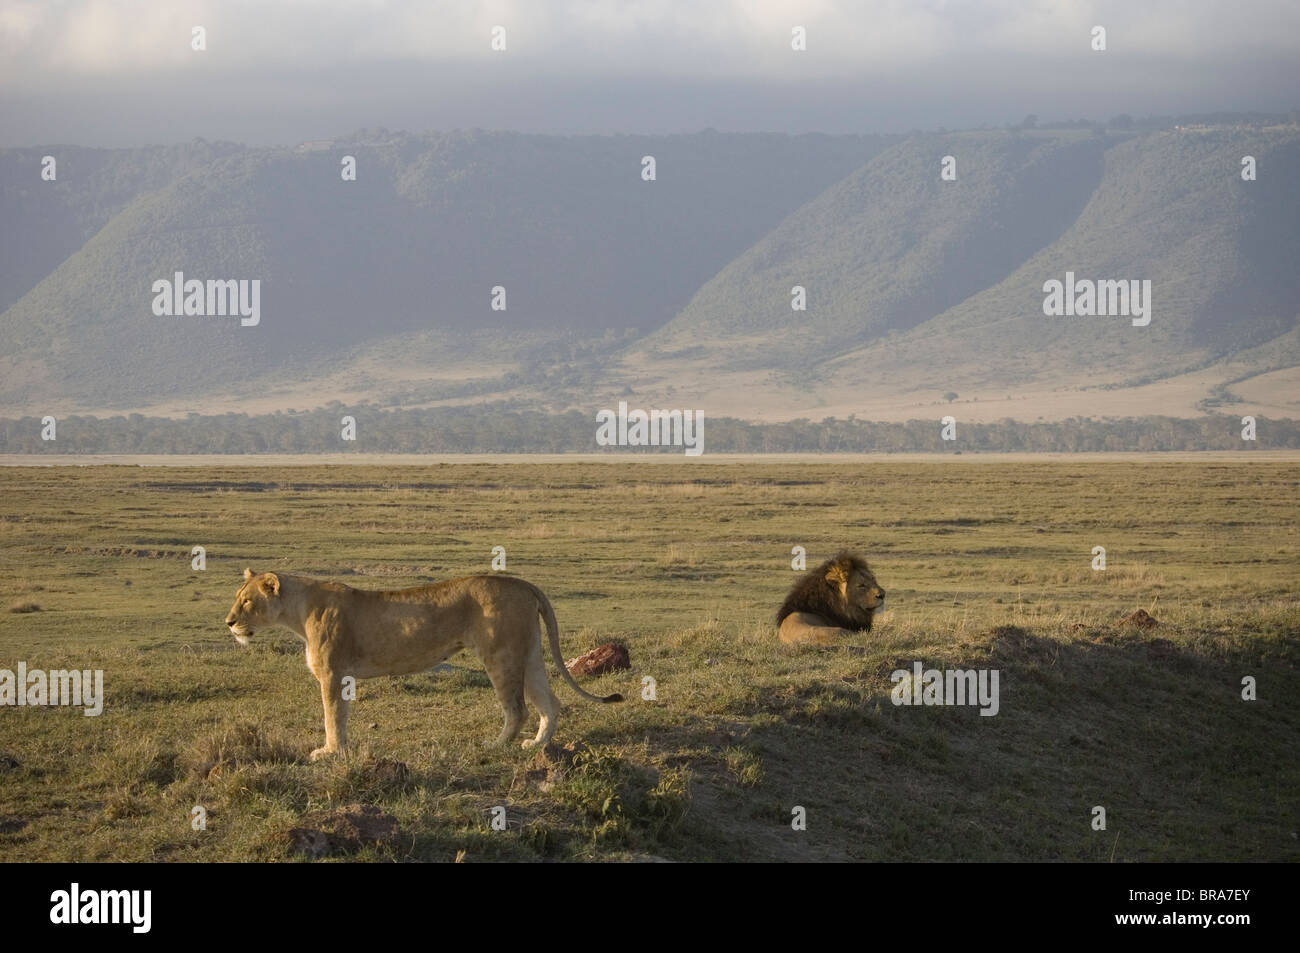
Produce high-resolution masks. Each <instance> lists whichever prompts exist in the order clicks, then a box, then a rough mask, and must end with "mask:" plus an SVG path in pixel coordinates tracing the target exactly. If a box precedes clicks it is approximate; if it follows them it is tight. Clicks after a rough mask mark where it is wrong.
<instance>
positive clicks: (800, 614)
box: [776, 553, 885, 645]
mask: <svg viewBox="0 0 1300 953" xmlns="http://www.w3.org/2000/svg"><path fill="white" fill-rule="evenodd" d="M884 608H885V590H883V589H881V588H880V586H879V585H878V584H877V583H876V577H875V575H874V574H873V573H872V572H871V570H870V568H868V566H867V561H866V560H865V559H863V558H862V557H861V556H858V555H856V554H854V553H840V554H839V555H838V556H836V557H835V558H834V559H828V560H827V561H826V562H824V563H822V564H821V565H820V566H818V567H817V568H816V569H814V570H812V572H810V573H808V574H807V575H805V576H804V577H803V578H801V579H800V580H799V581H798V582H796V583H795V584H794V587H793V588H792V589H791V590H790V593H789V595H787V596H786V597H785V602H784V603H782V605H781V608H780V610H778V611H777V614H776V624H777V626H779V630H778V634H779V637H780V639H781V641H782V642H786V643H790V644H796V645H831V644H833V643H834V642H835V640H836V639H837V638H840V637H842V636H846V635H852V634H853V633H855V632H870V631H871V620H872V617H873V616H874V615H875V613H877V612H881V611H884Z"/></svg>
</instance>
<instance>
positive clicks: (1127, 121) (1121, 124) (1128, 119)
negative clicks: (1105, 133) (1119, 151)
mask: <svg viewBox="0 0 1300 953" xmlns="http://www.w3.org/2000/svg"><path fill="white" fill-rule="evenodd" d="M1110 124H1111V125H1112V126H1114V127H1115V128H1116V129H1132V128H1133V117H1132V116H1130V115H1129V114H1128V113H1120V114H1119V115H1118V116H1116V117H1115V118H1114V119H1112V120H1111V121H1110Z"/></svg>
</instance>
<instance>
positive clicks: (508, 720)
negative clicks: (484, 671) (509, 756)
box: [488, 672, 528, 745]
mask: <svg viewBox="0 0 1300 953" xmlns="http://www.w3.org/2000/svg"><path fill="white" fill-rule="evenodd" d="M488 677H489V678H491V677H492V673H491V672H489V673H488ZM492 687H493V688H495V689H496V691H497V700H498V701H499V702H501V710H502V712H503V713H504V715H505V723H504V724H503V725H502V726H501V734H499V735H497V740H496V743H497V744H499V745H505V744H509V743H510V742H511V741H513V740H514V739H515V736H516V735H518V734H519V729H520V728H522V727H523V725H524V716H526V715H527V714H528V709H527V708H525V707H524V680H523V676H522V674H521V673H518V672H506V673H501V674H500V675H498V676H497V677H496V678H493V679H492Z"/></svg>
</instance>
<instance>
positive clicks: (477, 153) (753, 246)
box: [0, 117, 1300, 422]
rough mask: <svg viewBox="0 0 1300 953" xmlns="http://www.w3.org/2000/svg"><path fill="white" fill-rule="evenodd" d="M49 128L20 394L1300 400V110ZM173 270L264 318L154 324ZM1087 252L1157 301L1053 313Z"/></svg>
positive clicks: (1019, 408) (998, 409) (27, 199)
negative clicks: (478, 126)
mask: <svg viewBox="0 0 1300 953" xmlns="http://www.w3.org/2000/svg"><path fill="white" fill-rule="evenodd" d="M44 151H45V150H43V149H29V150H22V151H21V152H19V153H15V152H12V151H11V152H7V153H0V174H2V175H3V177H4V178H3V183H4V188H3V192H0V200H3V203H4V207H3V211H4V212H5V214H6V219H7V220H13V221H17V222H19V223H20V225H21V227H20V228H18V229H12V230H8V231H7V232H6V236H7V237H6V239H5V240H6V241H8V242H9V243H10V246H11V247H10V249H9V250H10V251H11V253H12V255H11V256H7V257H6V260H5V264H4V268H3V270H2V271H0V278H2V279H3V282H4V285H3V289H0V290H2V291H3V294H2V295H0V301H8V300H12V301H13V304H12V305H11V306H10V307H8V309H7V310H5V311H4V312H3V313H2V314H0V410H2V411H4V412H5V413H7V414H8V415H10V416H24V415H27V414H31V413H36V412H37V411H38V410H39V411H40V412H41V413H45V412H49V411H52V410H53V411H58V412H60V413H64V414H67V413H87V412H91V413H94V412H101V413H102V412H106V411H120V410H138V411H142V412H146V413H153V414H164V415H180V416H183V415H184V414H186V413H191V412H198V413H204V414H210V413H222V412H227V411H233V412H237V413H240V412H242V413H252V414H257V413H272V414H273V413H275V412H277V411H280V410H284V409H288V408H299V409H302V408H311V407H321V406H324V405H326V404H329V403H330V402H331V401H336V400H337V401H340V402H343V403H345V404H356V403H361V402H369V403H373V404H376V405H379V406H389V407H404V408H414V407H431V406H439V405H473V404H479V403H484V402H489V401H499V402H504V403H503V405H504V406H514V407H524V408H532V409H538V410H545V411H549V412H563V411H566V410H569V409H573V408H577V409H580V410H582V411H583V412H584V413H585V412H587V411H588V410H589V408H591V407H592V406H593V405H596V406H602V407H603V406H614V403H615V402H616V401H617V400H618V399H620V398H626V399H629V400H631V401H633V402H641V403H643V404H645V405H647V406H661V407H665V406H679V407H680V406H691V407H697V408H701V409H704V410H706V411H707V412H708V413H709V414H711V415H712V416H714V417H721V416H731V417H737V418H742V419H749V420H792V419H796V418H799V417H809V418H814V419H821V418H822V417H824V416H834V415H838V416H840V417H848V416H850V415H856V416H857V417H859V418H862V419H874V420H895V421H905V420H909V419H922V418H928V417H931V416H934V415H935V414H936V412H939V413H947V412H950V411H951V412H953V413H955V414H956V415H957V416H959V417H960V418H961V419H963V420H966V421H985V422H993V421H996V420H1000V419H1002V418H1004V417H1012V418H1015V419H1021V420H1023V419H1046V420H1062V419H1067V418H1069V417H1074V416H1088V417H1094V416H1115V417H1138V416H1146V415H1164V416H1179V417H1192V416H1199V415H1200V414H1202V413H1204V412H1206V411H1210V410H1214V411H1222V412H1226V413H1238V412H1239V413H1254V414H1260V415H1266V416H1272V417H1294V416H1300V370H1297V368H1298V367H1300V327H1298V326H1297V306H1296V304H1295V302H1296V300H1297V297H1298V295H1300V275H1298V272H1297V269H1296V268H1295V262H1296V261H1297V260H1300V197H1298V195H1300V193H1297V191H1296V190H1295V189H1294V187H1293V183H1294V182H1295V181H1296V180H1297V173H1300V128H1298V127H1296V126H1295V125H1274V126H1266V125H1265V124H1263V123H1262V122H1256V123H1254V124H1248V123H1246V122H1245V121H1240V122H1236V123H1234V122H1231V121H1230V117H1227V118H1226V119H1225V120H1224V121H1223V122H1220V123H1218V124H1212V123H1201V124H1194V125H1193V124H1189V125H1182V126H1176V125H1173V124H1172V123H1170V124H1168V125H1167V128H1154V129H1141V130H1127V131H1123V132H1115V131H1111V132H1109V133H1106V134H1102V133H1101V130H1100V129H1099V128H1093V129H1084V128H1071V129H1054V130H1052V129H1037V130H987V131H970V132H961V133H950V134H949V133H945V134H916V135H913V136H910V137H908V138H906V139H899V138H893V139H888V138H884V137H858V136H835V137H831V136H817V135H807V136H795V137H791V136H784V135H754V134H748V135H725V134H719V133H716V132H711V131H707V132H703V133H698V134H695V135H688V136H661V137H649V136H648V137H642V136H606V137H599V136H584V137H561V136H539V135H519V134H513V133H489V132H482V131H473V132H454V133H430V134H422V135H410V134H405V133H388V132H385V131H383V130H379V131H362V132H359V133H356V134H354V135H353V136H350V137H347V138H345V139H341V140H337V141H334V142H329V143H319V144H310V145H307V146H304V147H298V148H293V149H289V148H281V149H250V148H245V147H242V146H232V145H229V144H217V145H209V144H206V143H197V142H196V143H194V144H192V145H190V146H187V147H176V148H174V149H170V150H166V149H154V150H124V151H121V152H120V153H118V152H105V151H103V150H69V151H68V152H67V154H66V160H61V161H63V164H62V165H61V166H60V178H59V181H58V183H40V182H39V180H37V181H35V182H33V181H31V179H32V178H33V176H34V175H35V173H34V172H33V169H35V168H36V167H37V166H38V165H39V156H40V155H41V154H43V152H44ZM50 151H51V152H53V153H57V154H60V155H63V150H62V149H61V148H54V147H50ZM345 154H350V155H355V156H356V157H357V160H358V175H357V180H356V181H355V182H343V181H342V180H341V179H340V176H339V164H338V163H339V158H340V156H342V155H345ZM643 155H653V156H655V158H656V160H657V180H656V181H654V182H645V181H642V180H641V177H640V171H641V157H642V156H643ZM1244 155H1251V156H1254V157H1255V160H1256V163H1257V170H1258V178H1257V180H1256V181H1243V180H1242V178H1241V175H1240V171H1241V157H1242V156H1244ZM945 156H952V157H953V158H954V159H955V161H956V178H955V180H952V181H945V180H943V179H942V178H941V177H940V164H941V161H942V160H943V157H945ZM80 170H92V171H89V172H86V173H85V174H84V175H82V174H81V171H80ZM38 185H48V186H50V189H49V190H48V194H47V193H42V192H40V191H39V190H38V189H37V186H38ZM47 205H48V209H49V211H50V214H49V216H48V218H43V217H42V215H43V210H44V209H46V207H47ZM24 234H25V235H29V236H30V241H28V242H27V243H25V244H24V243H23V242H21V241H20V240H19V238H16V237H15V236H18V235H24ZM78 242H80V243H81V244H78ZM74 246H75V247H74ZM69 249H71V250H69ZM42 269H45V272H44V274H43V275H42V276H41V277H39V279H38V278H37V277H36V273H37V272H38V271H40V270H42ZM176 271H182V272H184V274H185V275H186V276H187V277H191V278H193V277H199V278H229V277H244V278H260V279H261V281H262V296H261V315H262V320H261V323H260V324H259V325H258V326H257V327H255V328H241V327H239V321H238V319H237V318H234V317H216V318H214V317H196V316H190V317H158V316H155V315H154V314H153V313H152V310H151V303H152V300H153V295H152V292H151V290H150V288H151V285H152V282H153V281H155V280H156V279H158V278H164V277H166V278H170V277H171V276H172V275H173V274H174V272H176ZM1067 273H1073V274H1074V275H1076V276H1077V277H1078V278H1079V279H1090V280H1106V279H1114V280H1127V279H1134V280H1139V281H1144V280H1145V281H1150V282H1151V289H1152V290H1151V294H1152V299H1153V301H1152V309H1153V310H1152V316H1151V321H1150V324H1149V325H1147V326H1142V327H1135V326H1133V324H1132V322H1131V320H1130V318H1129V317H1127V316H1087V317H1085V316H1048V315H1045V314H1044V312H1043V303H1044V290H1043V289H1044V283H1045V282H1047V281H1049V280H1053V279H1055V280H1062V281H1063V280H1064V279H1065V277H1066V275H1067ZM29 285H30V287H28V286H29ZM497 285H501V286H503V287H505V289H506V293H507V302H508V308H507V310H505V311H494V310H491V309H490V307H489V295H490V290H491V289H492V288H493V287H494V286H497ZM794 285H802V286H803V287H805V288H806V289H807V309H806V310H805V311H798V312H796V311H792V310H791V307H790V302H791V288H792V286H794ZM954 394H955V395H957V396H955V397H954V396H948V395H954ZM941 406H942V407H947V408H949V410H944V411H939V408H940V407H941Z"/></svg>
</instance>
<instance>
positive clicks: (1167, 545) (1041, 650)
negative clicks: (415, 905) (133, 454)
mask: <svg viewBox="0 0 1300 953" xmlns="http://www.w3.org/2000/svg"><path fill="white" fill-rule="evenodd" d="M1298 492H1300V466H1298V465H1297V464H1295V463H1288V462H1276V461H1274V462H1243V463H1234V462H1222V461H1220V462H1187V461H1179V462H1150V461H1148V462H1143V463H1141V464H1134V463H1132V462H1126V463H1107V462H1093V461H1088V462H1078V463H1074V462H1050V463H1027V462H1019V463H1014V464H1002V463H979V464H972V463H955V462H945V463H915V462H880V463H876V462H872V463H837V464H808V463H796V462H790V463H765V464H735V465H732V464H716V465H712V466H700V465H697V464H688V463H683V464H663V463H659V464H655V465H638V464H636V463H626V462H623V463H616V464H600V463H573V464H513V463H512V464H478V463H476V464H447V465H433V466H419V467H414V466H391V467H373V466H328V467H327V466H295V467H229V468H225V467H206V468H139V467H89V468H73V467H53V468H3V469H0V596H3V600H4V601H3V603H0V609H3V610H4V611H3V612H0V668H8V669H14V668H16V667H17V664H18V662H20V661H25V662H26V663H27V666H28V667H29V669H32V668H41V669H61V668H78V669H103V671H104V685H105V694H106V701H105V704H104V711H103V714H102V715H100V716H98V717H93V718H88V717H84V716H83V714H82V712H81V711H80V710H78V709H72V708H32V707H23V708H17V707H5V708H0V860H4V861H16V860H42V861H48V860H94V861H108V860H126V861H140V860H176V861H216V860H272V859H288V858H291V857H295V856H299V855H298V854H295V853H294V852H293V850H292V848H291V838H290V836H289V835H288V832H289V831H290V829H292V828H295V827H298V826H301V825H303V824H305V823H307V822H306V821H304V817H310V816H311V815H313V814H314V813H316V812H321V811H323V810H326V809H329V808H332V807H336V806H341V805H349V804H368V805H376V806H378V807H379V808H382V809H383V810H385V811H388V812H390V813H391V814H392V815H393V816H395V817H396V819H397V821H398V824H399V826H400V831H401V835H400V837H399V838H398V841H397V843H396V844H393V845H389V846H382V847H375V846H367V847H362V848H361V849H360V850H359V851H357V852H355V853H352V854H342V855H335V856H345V857H352V858H354V859H363V860H431V861H450V860H453V859H455V858H457V857H458V856H459V857H461V858H462V859H463V860H465V861H487V860H539V859H557V860H572V859H579V860H605V859H637V858H646V857H661V858H668V859H672V860H1033V861H1042V860H1067V861H1116V862H1128V861H1155V860H1174V861H1191V860H1220V861H1224V860H1226V861H1247V860H1292V861H1294V860H1297V859H1300V841H1297V831H1298V830H1300V807H1298V806H1297V804H1298V802H1297V798H1296V796H1295V792H1296V790H1297V789H1300V759H1298V758H1297V754H1296V753H1297V751H1300V674H1298V673H1297V668H1296V666H1297V662H1298V661H1300V598H1298V596H1297V572H1296V569H1297V562H1298V557H1300V506H1298V505H1297V499H1298ZM194 546H203V547H205V548H206V553H207V564H206V569H205V570H204V571H195V570H193V569H192V568H191V548H192V547H194ZM495 546H503V547H505V549H506V553H507V560H508V566H507V568H508V570H509V571H510V572H512V573H515V574H518V575H521V576H523V577H525V578H527V579H529V580H531V581H533V582H535V583H537V584H538V585H540V586H541V587H542V588H543V589H545V590H546V591H547V593H548V594H549V595H550V597H551V600H552V602H553V603H554V605H555V609H556V613H557V615H558V618H559V622H560V626H561V630H562V642H563V645H564V650H565V655H566V656H567V657H572V656H576V655H578V654H580V653H581V652H584V651H586V650H588V649H590V648H592V647H594V646H596V645H598V644H600V643H603V642H606V641H611V640H613V641H621V642H623V643H624V644H625V645H626V646H627V647H628V648H629V650H630V654H631V659H632V666H633V667H632V669H631V671H624V672H619V673H615V674H612V675H607V676H603V677H601V678H598V679H591V680H588V681H589V682H590V684H589V685H588V687H589V688H590V689H591V690H592V691H595V692H598V693H606V692H611V691H619V692H621V693H623V694H624V695H625V696H627V698H628V700H627V701H626V702H624V703H623V704H620V705H604V706H598V705H592V704H588V703H585V702H582V701H580V700H578V699H577V698H576V697H575V696H574V694H573V693H572V691H570V690H569V688H568V687H567V686H564V685H562V684H559V682H558V678H554V679H553V681H554V682H555V683H556V685H555V688H556V692H557V694H558V695H559V696H560V698H561V700H562V701H563V702H564V705H565V707H564V711H563V713H562V715H561V717H560V721H559V730H558V733H557V735H556V739H555V742H554V744H553V746H552V748H551V749H550V750H549V754H543V755H537V754H533V753H529V752H525V751H522V750H520V749H519V748H518V747H517V746H512V747H510V748H509V749H503V748H497V747H485V746H484V744H483V742H485V741H487V740H489V739H491V738H493V737H494V736H495V735H496V733H497V731H498V729H499V727H500V719H501V712H500V707H499V705H498V702H497V700H496V696H495V694H494V693H493V691H492V689H491V687H490V686H489V684H488V681H487V678H486V676H485V675H484V673H483V671H482V667H481V666H480V665H479V663H478V661H477V659H475V658H473V656H472V655H469V654H462V655H460V656H456V657H454V658H452V659H451V660H450V666H448V667H444V668H440V669H439V670H436V671H433V672H430V673H426V674H420V675H414V676H405V677H400V678H382V679H374V680H369V681H364V682H362V683H361V684H360V690H359V699H358V701H357V702H356V703H355V704H354V706H353V710H352V719H351V724H350V735H351V742H352V753H351V757H350V758H348V759H347V760H334V761H322V762H317V763H312V762H310V761H309V759H308V757H307V755H308V752H310V751H311V749H313V748H315V747H317V746H319V745H320V744H322V740H323V729H322V716H321V706H320V696H319V692H318V689H317V687H316V684H315V681H314V680H313V678H312V677H311V675H310V674H309V672H308V671H307V669H306V667H305V666H304V662H303V652H302V647H301V643H300V641H299V640H298V639H297V637H295V636H294V635H292V634H290V633H289V632H287V631H284V630H264V631H259V632H258V633H257V634H256V635H255V636H254V639H253V645H252V646H251V647H249V648H247V649H243V648H240V647H239V646H238V645H237V644H236V643H235V642H234V640H233V639H232V638H231V636H230V633H229V631H228V630H227V629H226V627H225V626H224V624H223V619H224V617H225V614H226V612H227V611H228V609H229V608H230V604H231V602H232V599H233V595H234V592H235V590H236V589H237V587H238V586H239V584H240V582H241V572H242V570H243V568H244V567H245V566H251V567H252V568H253V569H254V570H256V571H265V570H282V571H292V572H299V573H304V574H308V575H316V576H320V577H328V578H331V579H334V580H337V581H341V582H345V583H347V584H349V585H353V586H357V587H361V588H377V587H385V588H390V587H399V586H406V585H415V584H420V583H424V582H428V581H431V580H438V579H446V578H450V577H453V576H457V575H464V574H468V573H472V572H484V571H488V569H489V563H490V559H491V551H492V549H493V547H495ZM794 546H803V547H805V548H806V549H807V554H808V563H809V566H810V567H811V566H812V565H814V564H815V563H816V562H819V561H820V560H821V559H824V558H826V557H828V556H829V555H832V554H833V553H834V552H835V551H836V550H837V549H839V548H841V547H851V548H858V549H861V550H862V551H864V552H865V553H866V554H867V555H868V556H869V558H870V559H871V562H872V564H873V568H874V569H875V570H876V572H877V575H878V578H879V580H880V583H881V585H882V586H883V587H884V588H885V589H886V590H887V591H888V611H887V612H886V613H885V614H883V615H882V616H881V617H880V618H879V619H878V625H877V627H876V629H875V630H874V631H873V632H872V633H871V634H870V635H861V636H859V637H857V638H856V639H854V640H852V644H851V645H845V646H843V647H839V648H835V649H830V650H802V651H801V650H795V649H790V648H786V647H782V646H780V645H778V644H777V643H776V640H775V635H774V626H773V624H772V616H773V613H774V611H775V609H776V607H777V606H778V605H779V603H780V601H781V599H782V596H783V594H784V592H785V590H786V589H787V588H788V587H789V585H790V584H791V582H792V581H793V579H794V578H795V573H794V572H793V571H792V570H791V559H792V557H791V549H792V547H794ZM1095 546H1104V547H1105V549H1106V568H1105V570H1104V571H1100V572H1099V571H1094V570H1093V569H1092V568H1091V563H1092V559H1093V556H1092V550H1093V547H1095ZM1139 608H1140V609H1144V610H1146V611H1147V612H1149V613H1150V614H1151V615H1152V616H1154V617H1155V618H1157V619H1158V620H1159V625H1158V626H1157V627H1156V628H1154V629H1141V628H1138V627H1135V626H1132V625H1123V624H1120V620H1122V619H1123V618H1124V617H1125V616H1127V615H1129V614H1130V613H1132V612H1133V611H1134V610H1136V609H1139ZM548 654H549V653H548ZM917 660H919V661H921V662H923V663H924V664H925V665H926V666H927V667H938V668H951V667H963V668H996V669H997V670H998V671H999V672H1000V689H1001V692H1000V694H1001V697H1000V710H999V713H998V714H997V716H996V717H981V716H980V715H979V713H978V710H977V709H976V708H974V707H964V708H958V707H943V708H941V707H900V706H895V705H893V704H891V700H890V689H891V687H892V685H891V682H890V673H891V672H892V671H893V670H895V669H898V668H903V669H910V668H911V666H912V663H913V662H914V661H917ZM548 664H550V661H549V659H548ZM1245 676H1252V677H1253V678H1254V679H1256V681H1257V692H1258V699H1257V700H1255V701H1244V700H1243V699H1242V679H1243V678H1244V677H1245ZM646 677H649V678H652V679H653V680H654V685H655V694H656V695H657V700H654V701H650V700H644V699H643V698H642V686H643V684H644V683H643V679H645V678H646ZM534 725H535V722H534ZM527 734H531V729H530V728H528V727H526V728H525V735H527ZM521 737H524V735H521ZM394 762H401V765H404V766H405V768H404V769H403V768H402V767H401V766H399V765H395V764H394ZM195 805H202V806H203V807H204V808H205V810H206V811H207V827H206V830H201V831H196V830H193V829H192V826H191V810H192V808H193V807H194V806H195ZM796 805H798V806H802V807H804V808H806V811H807V829H806V830H804V831H795V830H792V829H791V823H790V821H791V810H792V808H793V807H794V806H796ZM495 806H505V808H506V817H507V822H508V824H507V829H506V830H505V831H498V830H493V829H492V824H491V820H492V816H493V815H492V808H493V807H495ZM1094 806H1103V807H1105V809H1106V829H1105V830H1104V831H1098V830H1094V829H1093V827H1092V824H1091V821H1092V816H1093V815H1092V810H1093V808H1094Z"/></svg>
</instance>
